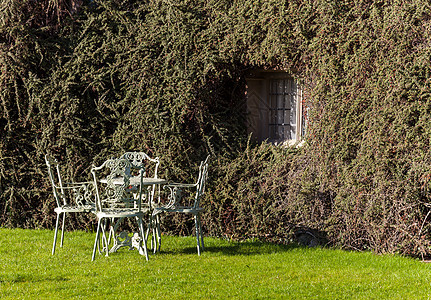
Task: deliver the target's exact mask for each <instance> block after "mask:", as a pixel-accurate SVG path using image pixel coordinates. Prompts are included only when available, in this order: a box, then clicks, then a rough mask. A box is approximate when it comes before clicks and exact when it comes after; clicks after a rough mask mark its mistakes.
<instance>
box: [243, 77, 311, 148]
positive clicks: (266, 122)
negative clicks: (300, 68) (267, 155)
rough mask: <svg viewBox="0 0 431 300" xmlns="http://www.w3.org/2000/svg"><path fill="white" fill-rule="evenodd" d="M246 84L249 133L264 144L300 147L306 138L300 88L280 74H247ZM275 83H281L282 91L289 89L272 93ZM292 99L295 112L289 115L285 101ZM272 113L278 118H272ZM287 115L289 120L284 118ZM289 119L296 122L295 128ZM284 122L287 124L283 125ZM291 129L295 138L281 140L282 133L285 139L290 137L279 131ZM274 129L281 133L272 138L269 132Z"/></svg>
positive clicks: (271, 132)
mask: <svg viewBox="0 0 431 300" xmlns="http://www.w3.org/2000/svg"><path fill="white" fill-rule="evenodd" d="M246 81H247V92H246V95H247V111H248V114H249V124H248V125H249V126H248V131H249V133H251V134H252V136H254V137H255V138H256V139H257V140H258V141H260V142H263V141H265V140H267V141H269V142H271V143H273V144H275V145H284V146H293V145H302V142H303V139H304V135H305V120H304V108H303V99H302V96H303V95H302V89H301V87H300V85H299V84H298V83H297V82H296V81H295V80H294V79H293V78H292V76H289V74H287V73H286V72H281V71H254V72H251V73H250V74H248V76H247V78H246ZM274 82H278V83H280V82H282V83H284V87H286V85H289V89H286V88H284V91H282V90H283V88H282V89H281V90H280V89H279V90H277V91H275V92H274V91H271V86H274ZM291 97H294V98H295V102H296V103H295V110H294V111H291V107H290V108H289V107H286V101H287V100H288V99H289V98H290V99H292V98H291ZM274 100H276V102H277V105H275V106H274V105H273V103H274V102H275V101H274ZM290 101H292V100H290ZM280 103H284V107H281V106H283V105H280ZM289 109H290V111H289ZM274 112H276V113H277V115H278V117H275V118H274ZM287 113H289V116H287V115H286V114H287ZM291 117H294V118H295V124H293V122H291V121H290V120H291ZM285 121H288V122H289V123H290V124H287V123H285ZM291 125H294V126H295V130H294V136H293V137H287V138H286V137H283V133H284V134H285V135H287V136H289V135H290V134H289V133H287V131H286V130H280V127H281V128H288V127H289V126H291ZM273 126H275V130H277V131H278V132H281V133H282V134H281V136H277V135H276V134H274V132H275V131H274V130H272V131H271V127H273ZM286 133H287V134H286ZM290 136H292V135H290Z"/></svg>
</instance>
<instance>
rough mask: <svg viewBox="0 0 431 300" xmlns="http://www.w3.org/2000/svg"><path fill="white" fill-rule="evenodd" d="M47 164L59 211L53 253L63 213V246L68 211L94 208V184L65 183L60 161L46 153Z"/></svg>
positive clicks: (84, 210) (84, 211) (86, 210)
mask: <svg viewBox="0 0 431 300" xmlns="http://www.w3.org/2000/svg"><path fill="white" fill-rule="evenodd" d="M45 162H46V166H47V167H48V174H49V180H50V182H51V185H52V191H53V193H54V198H55V201H56V203H57V207H56V208H55V209H54V211H55V212H56V213H57V221H56V223H55V233H54V243H53V246H52V255H54V253H55V246H56V243H57V233H58V225H59V222H60V218H61V215H63V220H62V225H61V242H60V247H63V240H64V225H65V220H66V214H67V213H88V212H91V211H92V210H94V207H95V203H94V199H95V198H94V197H95V195H94V185H93V183H92V182H74V183H64V182H63V180H62V176H61V172H60V165H59V163H58V161H57V160H56V159H55V158H53V157H51V156H50V155H48V154H46V155H45Z"/></svg>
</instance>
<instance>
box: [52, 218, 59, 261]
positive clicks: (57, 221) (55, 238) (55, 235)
mask: <svg viewBox="0 0 431 300" xmlns="http://www.w3.org/2000/svg"><path fill="white" fill-rule="evenodd" d="M59 221H60V214H59V213H58V214H57V220H56V221H55V231H54V243H53V245H52V255H54V253H55V244H56V243H57V233H58V223H59Z"/></svg>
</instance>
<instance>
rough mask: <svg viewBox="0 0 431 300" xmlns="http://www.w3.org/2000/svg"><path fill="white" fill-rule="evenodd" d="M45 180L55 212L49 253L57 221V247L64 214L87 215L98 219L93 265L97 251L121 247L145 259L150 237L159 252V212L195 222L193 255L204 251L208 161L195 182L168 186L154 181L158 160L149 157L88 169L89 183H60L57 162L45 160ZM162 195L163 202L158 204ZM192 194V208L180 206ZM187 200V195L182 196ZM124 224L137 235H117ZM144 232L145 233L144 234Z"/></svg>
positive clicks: (137, 155) (131, 156) (132, 156)
mask: <svg viewBox="0 0 431 300" xmlns="http://www.w3.org/2000/svg"><path fill="white" fill-rule="evenodd" d="M45 162H46V165H47V167H48V174H49V179H50V182H51V185H52V189H53V194H54V199H55V201H56V204H57V207H56V208H55V209H54V211H55V212H56V213H57V219H56V226H55V232H54V242H53V247H52V254H53V255H54V253H55V248H56V243H57V235H58V229H59V223H60V220H61V221H62V225H61V242H60V246H61V247H62V246H63V240H64V229H65V218H66V214H68V213H91V214H94V215H95V216H96V219H97V232H96V238H95V242H94V246H93V254H92V260H94V259H95V255H96V253H97V252H99V253H105V255H106V256H108V254H109V253H112V252H115V251H117V250H118V249H119V248H121V247H129V248H130V249H133V248H136V249H138V251H139V253H140V254H141V255H144V256H145V258H146V259H147V260H148V250H147V240H148V238H149V236H150V234H151V236H152V237H151V247H152V250H153V252H154V253H156V252H157V251H160V247H161V229H160V218H159V215H160V214H161V213H182V214H191V215H193V216H194V220H195V231H196V239H197V252H198V254H199V255H200V254H201V251H202V249H203V248H204V241H203V235H202V226H201V213H202V212H203V208H202V207H200V205H199V204H200V200H201V198H202V197H203V195H204V193H205V182H206V179H207V176H208V163H209V156H208V157H207V158H206V159H205V160H204V161H202V162H201V163H200V166H199V174H198V177H197V180H196V182H195V183H192V184H188V183H171V182H169V181H168V180H166V179H163V178H159V177H158V176H157V171H158V167H159V164H160V161H159V158H158V157H156V158H151V157H149V156H148V155H147V154H146V153H144V152H126V153H124V154H123V155H122V156H121V157H119V158H112V159H108V160H106V161H105V162H104V163H103V164H101V165H100V166H94V165H93V166H92V168H91V174H92V178H93V180H92V181H87V182H77V183H76V182H74V183H65V182H63V180H62V175H61V169H60V165H59V163H58V161H57V160H56V159H55V158H53V157H52V156H50V155H48V154H47V155H45ZM162 187H163V190H164V191H166V193H165V194H167V197H166V198H167V201H164V202H163V201H161V194H162V193H163V192H162ZM187 189H191V191H193V189H194V190H195V191H194V192H192V193H191V194H190V196H193V198H194V199H193V200H192V201H191V203H192V205H190V206H182V205H181V203H184V202H183V201H182V200H184V199H183V198H184V197H183V195H184V190H187ZM187 195H188V193H187ZM125 219H131V220H133V219H134V220H136V223H137V227H138V232H136V233H134V234H133V236H129V233H128V232H127V231H121V232H119V231H120V230H119V229H120V226H121V223H122V222H123V221H124V220H125ZM145 227H146V230H145Z"/></svg>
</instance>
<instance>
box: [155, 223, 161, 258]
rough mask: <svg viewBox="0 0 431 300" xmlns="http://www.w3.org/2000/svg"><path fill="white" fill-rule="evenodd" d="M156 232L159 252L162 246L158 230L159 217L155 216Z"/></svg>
mask: <svg viewBox="0 0 431 300" xmlns="http://www.w3.org/2000/svg"><path fill="white" fill-rule="evenodd" d="M156 232H157V246H158V249H157V251H159V252H160V247H161V246H162V234H161V230H160V218H159V215H156Z"/></svg>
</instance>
